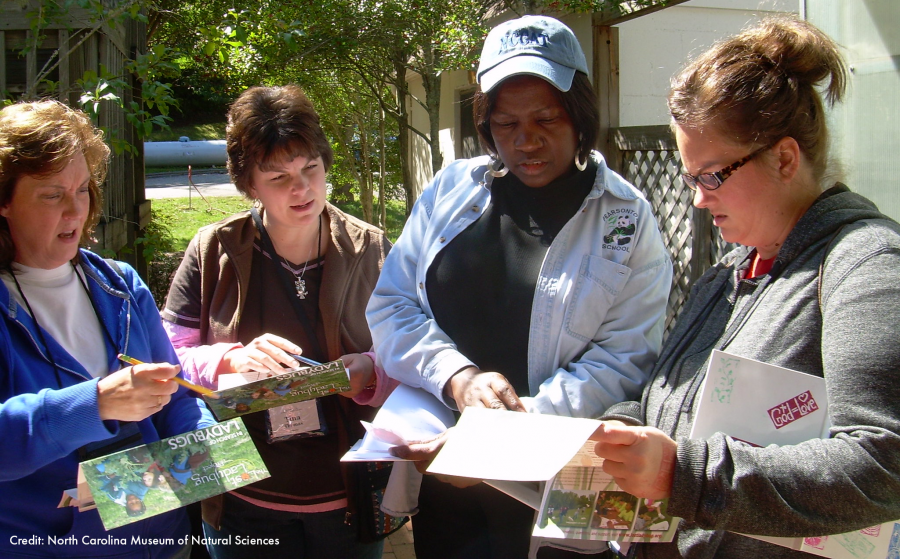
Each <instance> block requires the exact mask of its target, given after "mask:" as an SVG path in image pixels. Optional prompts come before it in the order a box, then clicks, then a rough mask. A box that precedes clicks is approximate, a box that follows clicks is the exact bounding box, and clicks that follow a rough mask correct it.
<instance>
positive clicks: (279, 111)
mask: <svg viewBox="0 0 900 559" xmlns="http://www.w3.org/2000/svg"><path fill="white" fill-rule="evenodd" d="M225 137H226V144H227V150H228V172H229V173H230V174H231V180H232V181H233V182H234V185H235V186H236V187H237V189H238V190H239V191H240V192H241V194H243V195H244V196H246V197H248V198H249V197H250V196H251V195H250V188H251V186H252V185H251V184H250V176H251V172H252V171H253V167H254V166H255V165H256V166H258V165H261V164H264V163H265V162H266V161H268V160H269V159H271V158H272V157H286V158H288V159H293V158H295V157H297V156H298V155H301V154H302V155H304V156H306V157H309V158H315V157H319V156H321V157H322V162H323V163H324V165H325V172H326V173H327V172H328V170H329V169H331V164H332V163H333V162H334V155H333V153H332V151H331V143H329V141H328V138H326V137H325V132H324V131H323V130H322V127H321V126H320V124H319V115H318V114H317V113H316V111H315V109H314V108H313V104H312V102H311V101H310V100H309V98H308V97H307V96H306V94H305V93H303V90H302V89H300V87H298V86H296V85H285V86H282V87H251V88H250V89H248V90H247V91H245V92H243V93H242V94H241V95H240V97H238V98H237V100H235V102H234V103H233V104H232V105H231V108H230V109H229V110H228V125H227V127H226V129H225Z"/></svg>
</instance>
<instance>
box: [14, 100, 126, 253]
mask: <svg viewBox="0 0 900 559" xmlns="http://www.w3.org/2000/svg"><path fill="white" fill-rule="evenodd" d="M79 152H80V153H82V154H83V155H84V159H85V161H86V162H87V167H88V171H89V172H90V175H91V179H90V181H89V182H88V191H89V193H90V205H89V207H88V216H87V221H86V222H85V225H84V231H82V233H81V244H82V245H86V244H88V242H89V241H90V237H91V233H92V232H93V230H94V226H96V225H97V222H99V221H100V214H101V213H102V211H103V208H102V198H101V193H100V185H101V184H103V181H104V179H105V178H106V169H107V165H108V162H109V147H108V146H107V145H106V144H105V143H103V132H102V131H101V130H99V129H97V128H96V127H95V126H94V125H93V124H92V123H91V120H90V118H88V116H87V115H86V114H84V113H83V112H81V111H79V110H76V109H73V108H71V107H68V106H66V105H64V104H62V103H60V102H59V101H53V100H45V101H29V102H20V103H16V104H14V105H10V106H8V107H6V108H5V109H3V110H2V111H0V206H6V205H8V204H9V203H10V202H11V201H12V197H13V193H14V191H15V187H16V184H17V183H18V182H19V179H20V178H21V177H22V176H34V177H44V176H49V175H52V174H54V173H58V172H60V171H62V170H63V169H64V168H65V167H66V165H68V163H69V161H70V160H71V159H72V157H74V156H75V154H76V153H79ZM15 255H16V247H15V245H14V244H13V241H12V237H11V236H10V233H9V223H8V222H7V221H6V218H5V217H0V267H6V266H8V265H9V264H10V263H11V262H12V261H13V259H14V258H15Z"/></svg>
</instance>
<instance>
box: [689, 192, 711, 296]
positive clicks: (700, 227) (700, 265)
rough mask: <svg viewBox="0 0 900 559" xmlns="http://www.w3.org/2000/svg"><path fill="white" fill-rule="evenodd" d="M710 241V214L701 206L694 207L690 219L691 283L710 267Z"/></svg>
mask: <svg viewBox="0 0 900 559" xmlns="http://www.w3.org/2000/svg"><path fill="white" fill-rule="evenodd" d="M712 242H713V240H712V215H710V213H709V211H707V210H705V209H703V208H694V209H693V217H692V219H691V285H694V282H696V281H697V280H698V279H700V276H702V275H703V272H705V271H706V270H707V269H708V268H709V267H710V264H711V262H710V260H711V259H712V256H711V254H712Z"/></svg>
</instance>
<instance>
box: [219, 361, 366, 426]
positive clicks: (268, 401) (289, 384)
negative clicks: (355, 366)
mask: <svg viewBox="0 0 900 559" xmlns="http://www.w3.org/2000/svg"><path fill="white" fill-rule="evenodd" d="M253 375H256V376H259V373H253ZM232 376H241V377H243V378H244V379H246V377H245V376H243V375H240V374H235V375H223V377H232ZM220 384H221V380H220ZM348 390H350V376H349V375H348V373H347V369H346V368H344V362H343V361H341V360H340V359H338V360H337V361H331V362H330V363H323V364H321V365H317V366H315V367H304V368H297V369H293V370H291V371H288V372H286V373H283V374H280V375H274V376H268V377H265V378H262V379H260V380H254V381H253V382H249V383H247V384H242V385H240V386H234V387H232V388H227V389H224V390H219V391H218V392H216V394H217V395H218V396H219V398H218V399H216V398H211V397H208V396H203V400H204V401H205V402H206V405H207V406H208V407H209V409H210V410H212V412H213V413H214V414H215V416H216V418H217V419H218V420H219V421H223V420H225V419H231V418H233V417H239V416H241V415H246V414H248V413H253V412H258V411H262V410H267V409H270V408H275V407H278V406H283V405H286V404H293V403H294V402H302V401H304V400H312V399H315V398H318V397H320V396H330V395H331V394H339V393H341V392H347V391H348Z"/></svg>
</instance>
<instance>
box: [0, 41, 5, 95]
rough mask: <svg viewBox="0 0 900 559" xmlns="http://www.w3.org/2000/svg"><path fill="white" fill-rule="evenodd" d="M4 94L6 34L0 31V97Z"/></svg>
mask: <svg viewBox="0 0 900 559" xmlns="http://www.w3.org/2000/svg"><path fill="white" fill-rule="evenodd" d="M5 93H6V32H5V31H0V95H4V94H5Z"/></svg>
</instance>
